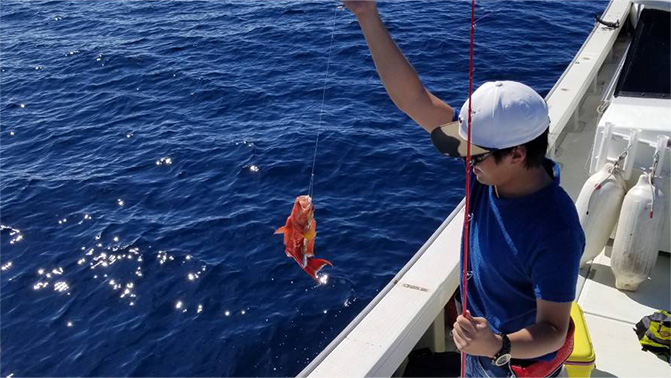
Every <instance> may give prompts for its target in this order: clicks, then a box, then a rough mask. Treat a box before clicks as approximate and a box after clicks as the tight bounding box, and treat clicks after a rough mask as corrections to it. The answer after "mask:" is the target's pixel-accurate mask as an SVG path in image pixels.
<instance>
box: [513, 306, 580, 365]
mask: <svg viewBox="0 0 671 378" xmlns="http://www.w3.org/2000/svg"><path fill="white" fill-rule="evenodd" d="M574 331H575V325H574V324H573V319H571V321H570V323H569V325H568V333H567V334H566V341H564V345H562V347H561V348H559V350H558V351H557V355H556V356H555V358H553V359H552V360H551V361H537V362H534V363H533V364H531V365H528V366H516V365H513V364H511V365H510V368H511V369H512V371H513V373H514V374H515V376H516V377H518V378H527V377H529V378H531V377H534V378H537V377H548V376H550V375H551V374H552V373H555V372H556V371H557V370H558V369H561V367H562V365H563V364H564V362H566V360H567V359H568V358H569V356H571V353H572V352H573V333H574Z"/></svg>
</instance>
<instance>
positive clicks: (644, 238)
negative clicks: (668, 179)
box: [610, 174, 666, 291]
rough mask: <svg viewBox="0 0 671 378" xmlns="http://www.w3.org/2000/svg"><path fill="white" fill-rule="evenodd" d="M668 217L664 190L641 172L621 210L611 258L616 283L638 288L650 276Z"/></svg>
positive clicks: (619, 287) (634, 289) (622, 288)
mask: <svg viewBox="0 0 671 378" xmlns="http://www.w3.org/2000/svg"><path fill="white" fill-rule="evenodd" d="M665 217H666V214H665V208H664V197H663V193H662V191H661V190H660V189H659V188H658V187H657V186H656V185H651V184H650V181H649V176H648V174H642V175H641V176H640V177H639V178H638V183H637V184H636V185H635V186H634V187H633V188H631V190H629V192H628V193H627V195H626V196H625V197H624V203H623V204H622V210H621V211H620V219H619V223H618V225H617V231H616V233H615V242H614V243H613V251H612V253H611V260H610V266H611V269H612V270H613V274H614V275H615V287H617V288H618V289H620V290H628V291H636V290H637V289H638V286H639V285H640V284H641V282H643V281H645V280H646V279H647V278H648V276H649V275H650V273H651V272H652V269H653V268H654V266H655V262H656V261H657V255H658V253H659V242H660V239H661V236H662V228H663V226H664V218H665Z"/></svg>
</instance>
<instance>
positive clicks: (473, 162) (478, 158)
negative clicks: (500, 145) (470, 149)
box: [471, 151, 494, 166]
mask: <svg viewBox="0 0 671 378" xmlns="http://www.w3.org/2000/svg"><path fill="white" fill-rule="evenodd" d="M493 153H494V152H493V151H491V152H486V153H484V154H480V155H475V156H471V166H474V165H478V164H480V163H482V162H483V161H485V160H486V159H487V158H488V157H490V156H492V154H493Z"/></svg>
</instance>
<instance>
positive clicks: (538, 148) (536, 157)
mask: <svg viewBox="0 0 671 378" xmlns="http://www.w3.org/2000/svg"><path fill="white" fill-rule="evenodd" d="M549 130H550V129H549V128H547V129H545V131H544V132H543V134H541V135H540V136H538V137H537V138H536V139H534V140H532V141H530V142H526V143H524V144H521V146H524V148H525V149H526V150H527V157H526V160H525V161H524V166H525V167H526V168H527V169H531V168H535V167H541V166H542V165H543V161H544V160H545V152H546V151H547V149H548V134H549ZM515 147H517V146H515ZM515 147H510V148H504V149H501V150H496V151H494V153H492V155H493V156H494V161H496V163H497V164H498V163H499V162H501V159H503V157H504V156H506V155H509V154H510V153H511V152H513V149H514V148H515Z"/></svg>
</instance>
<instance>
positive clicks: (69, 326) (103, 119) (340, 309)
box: [0, 0, 607, 377]
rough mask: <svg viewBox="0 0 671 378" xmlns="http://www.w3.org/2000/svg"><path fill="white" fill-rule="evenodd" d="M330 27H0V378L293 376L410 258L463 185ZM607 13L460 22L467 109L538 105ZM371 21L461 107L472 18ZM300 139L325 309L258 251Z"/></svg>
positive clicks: (284, 199) (57, 6)
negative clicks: (535, 99)
mask: <svg viewBox="0 0 671 378" xmlns="http://www.w3.org/2000/svg"><path fill="white" fill-rule="evenodd" d="M336 4H337V3H336V2H334V1H317V2H316V1H311V2H308V1H295V0H292V1H251V0H250V1H240V0H236V1H189V2H187V1H173V2H168V1H68V2H66V1H46V2H38V1H31V2H24V1H7V0H3V1H2V2H1V3H0V15H1V17H0V33H1V34H0V35H1V37H0V51H1V72H0V74H1V80H0V86H1V87H0V89H1V96H0V112H1V113H0V117H1V127H0V138H1V139H0V158H1V163H0V164H1V167H0V174H1V182H0V194H1V199H0V211H1V219H0V223H1V224H2V227H1V228H2V230H1V231H0V232H1V248H2V249H1V253H0V266H1V267H2V269H1V271H0V274H1V276H0V290H1V295H0V299H1V312H0V315H1V319H0V320H1V336H0V343H1V355H0V374H2V376H7V375H10V374H13V375H14V376H114V377H117V376H118V377H121V376H291V375H295V374H297V373H298V372H299V371H300V370H301V369H302V368H303V367H304V366H305V365H306V364H307V363H308V362H309V361H310V360H311V359H312V358H313V357H314V356H316V355H317V354H318V353H319V351H320V350H321V349H322V348H323V347H324V346H326V345H327V344H328V343H329V342H330V340H332V339H333V338H334V337H335V336H336V335H337V334H338V333H339V332H340V331H341V330H342V329H343V328H344V327H345V326H346V324H347V323H348V322H349V321H350V320H351V319H353V318H354V317H355V316H356V314H357V313H358V312H359V311H360V310H361V309H362V308H363V307H365V305H366V304H367V303H368V302H369V301H370V300H371V299H372V298H373V297H374V296H375V295H376V293H377V292H378V291H379V290H380V289H381V288H382V287H383V286H384V285H386V284H387V282H388V281H389V280H390V279H391V278H392V277H393V276H394V274H395V272H396V271H397V270H398V269H399V268H401V267H402V266H403V265H404V264H405V263H406V262H407V261H408V260H409V259H410V258H411V256H412V255H413V254H414V253H415V252H416V250H417V249H418V248H419V247H420V246H421V245H422V244H423V243H424V241H425V240H426V239H427V238H428V237H429V236H430V235H431V234H432V233H433V231H434V230H435V228H436V227H437V226H438V225H439V224H440V223H441V222H442V220H443V219H444V218H445V217H446V216H447V215H448V214H449V213H450V212H451V210H452V209H453V208H454V207H455V206H456V204H457V203H458V202H459V200H460V198H461V196H462V193H463V189H462V183H463V166H462V165H461V164H460V163H459V162H456V161H450V160H448V159H444V158H441V157H440V156H439V155H438V154H437V152H436V151H435V150H434V149H433V147H432V146H431V144H430V141H429V139H428V136H427V135H426V134H425V133H424V132H423V131H422V130H421V129H420V128H419V127H417V126H416V125H414V124H413V123H412V121H410V120H409V119H407V117H405V116H404V115H403V114H402V113H400V112H399V111H398V110H396V108H395V107H394V106H393V104H392V103H391V101H389V99H388V98H387V97H386V95H385V92H384V89H383V88H382V86H381V84H380V82H379V80H378V78H377V76H376V73H375V70H374V66H373V63H372V61H371V58H370V55H369V53H368V50H367V48H366V45H365V41H364V39H363V36H362V35H361V33H360V31H359V29H358V25H357V24H356V21H355V19H354V17H353V16H352V15H351V14H350V13H349V12H348V11H347V10H346V9H342V8H341V9H338V10H336ZM606 4H607V3H606V2H604V1H597V2H577V1H570V2H565V3H559V2H551V1H537V2H532V1H505V2H504V1H488V2H483V1H480V2H479V6H478V9H477V15H476V17H477V18H481V17H484V18H482V19H481V20H480V21H479V23H478V26H477V29H476V70H475V81H476V85H477V84H478V83H482V82H484V81H487V80H494V79H510V80H520V81H524V82H526V83H527V84H529V85H531V86H532V87H534V88H535V89H536V90H538V91H539V92H540V93H541V94H543V95H545V94H546V93H547V92H548V91H549V89H550V88H551V87H552V85H553V83H554V82H555V81H556V79H557V78H558V77H559V76H560V75H561V73H562V72H563V70H564V68H565V66H566V65H567V64H568V63H569V62H570V60H571V58H572V57H573V55H574V54H575V52H576V51H577V50H578V48H579V47H580V45H581V44H582V42H583V40H584V38H585V37H586V36H587V35H588V33H589V31H590V30H591V26H592V24H593V20H592V16H593V14H594V13H595V12H601V11H602V10H603V9H604V8H605V6H606ZM380 9H381V13H382V14H383V17H384V18H385V20H386V21H387V24H388V26H389V28H390V30H391V32H392V34H393V35H394V36H395V38H396V39H397V41H398V43H399V45H400V46H401V48H402V49H403V50H404V51H405V52H406V54H407V56H408V57H409V59H410V60H411V62H412V63H413V64H414V65H415V67H416V69H417V70H418V71H419V72H420V74H421V76H422V78H423V80H424V82H425V84H426V85H427V86H428V87H429V88H430V89H431V90H432V91H434V92H435V93H436V94H437V95H438V96H439V97H441V98H443V99H445V100H446V101H448V102H450V103H452V104H454V105H458V106H461V103H462V102H463V100H464V99H465V97H466V95H467V94H466V89H467V67H468V30H469V29H468V27H469V26H468V22H469V21H470V10H469V9H470V2H469V1H399V2H385V3H382V4H381V5H380ZM334 14H335V34H334V36H333V50H332V57H331V64H330V69H329V76H328V79H327V80H328V82H327V83H328V84H327V87H326V88H327V89H326V95H325V101H324V105H323V117H322V123H321V125H320V123H319V119H320V109H321V104H322V88H323V85H324V80H325V76H326V67H327V58H328V52H329V45H330V42H331V31H332V25H333V24H332V22H333V20H334V18H333V17H334ZM318 131H319V132H320V137H319V149H318V152H317V159H316V167H315V185H314V200H315V204H316V208H317V210H316V219H317V222H318V227H317V231H318V237H317V242H316V252H317V255H318V256H319V257H323V258H326V259H329V260H331V261H332V262H333V263H334V267H333V268H326V269H325V270H324V272H325V273H327V274H328V276H329V279H328V283H327V284H326V285H322V286H317V285H315V283H314V282H313V281H312V280H311V279H310V278H309V277H308V276H307V275H306V274H305V273H304V272H303V271H302V270H300V269H299V268H298V266H297V265H296V264H295V263H294V262H293V261H292V260H290V259H288V258H287V257H286V256H285V254H284V248H283V245H282V242H281V237H279V236H277V235H273V231H274V230H275V229H276V228H277V227H279V226H280V225H282V224H283V223H284V221H285V219H286V216H287V215H288V214H289V212H290V210H291V206H292V203H293V200H294V198H295V197H296V196H297V195H299V194H304V193H305V192H306V191H307V189H308V184H309V181H310V172H311V166H312V157H313V154H314V146H315V138H316V136H317V133H318Z"/></svg>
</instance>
